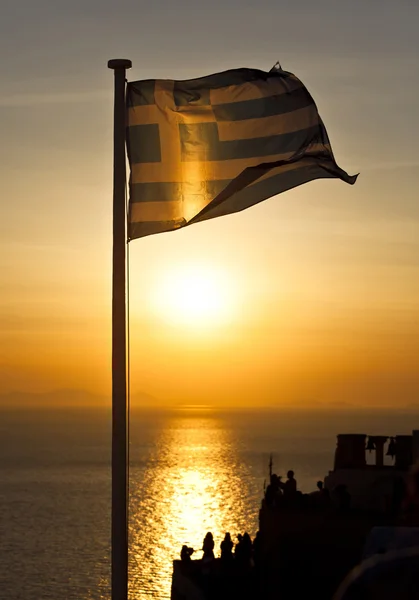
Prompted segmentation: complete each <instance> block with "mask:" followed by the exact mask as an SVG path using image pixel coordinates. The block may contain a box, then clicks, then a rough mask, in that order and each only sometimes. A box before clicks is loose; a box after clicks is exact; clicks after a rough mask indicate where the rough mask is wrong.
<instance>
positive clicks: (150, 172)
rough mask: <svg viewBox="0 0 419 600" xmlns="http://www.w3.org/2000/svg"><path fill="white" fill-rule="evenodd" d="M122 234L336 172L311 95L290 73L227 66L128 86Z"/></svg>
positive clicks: (199, 217) (221, 211) (153, 229)
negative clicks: (200, 75)
mask: <svg viewBox="0 0 419 600" xmlns="http://www.w3.org/2000/svg"><path fill="white" fill-rule="evenodd" d="M127 111H128V127H127V149H128V158H129V162H130V168H131V174H130V205H129V223H128V236H129V239H134V238H139V237H143V236H146V235H150V234H154V233H160V232H163V231H171V230H173V229H179V228H180V227H184V226H185V225H189V224H191V223H196V222H199V221H204V220H206V219H212V218H214V217H219V216H222V215H227V214H231V213H234V212H238V211H241V210H244V209H245V208H248V207H250V206H253V205H254V204H257V203H258V202H261V201H263V200H266V199H267V198H269V197H271V196H274V195H276V194H280V193H281V192H285V191H286V190H289V189H291V188H294V187H296V186H299V185H301V184H303V183H307V182H308V181H312V180H314V179H320V178H339V179H342V180H343V181H346V182H347V183H350V184H353V183H355V181H356V176H350V175H348V174H347V173H346V172H345V171H343V170H342V169H340V168H339V167H338V165H337V164H336V162H335V160H334V157H333V153H332V149H331V146H330V142H329V138H328V136H327V133H326V129H325V127H324V125H323V122H322V120H321V118H320V116H319V114H318V111H317V107H316V104H315V102H314V100H313V99H312V97H311V95H310V94H309V92H308V91H307V89H306V88H305V87H304V85H303V84H302V83H301V81H300V80H299V79H298V78H297V77H296V76H295V75H293V74H292V73H288V72H286V71H283V70H282V69H281V68H276V67H275V68H274V69H272V71H270V72H264V71H259V70H255V69H236V70H230V71H225V72H223V73H218V74H215V75H210V76H208V77H203V78H200V79H191V80H188V81H170V80H145V81H137V82H132V83H129V84H128V87H127Z"/></svg>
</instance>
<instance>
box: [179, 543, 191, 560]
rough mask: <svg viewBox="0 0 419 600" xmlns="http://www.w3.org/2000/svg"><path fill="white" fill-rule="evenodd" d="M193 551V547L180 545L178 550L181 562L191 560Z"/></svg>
mask: <svg viewBox="0 0 419 600" xmlns="http://www.w3.org/2000/svg"><path fill="white" fill-rule="evenodd" d="M193 553H194V549H193V548H188V546H182V550H181V552H180V560H181V561H182V562H186V563H187V562H191V556H192V554H193Z"/></svg>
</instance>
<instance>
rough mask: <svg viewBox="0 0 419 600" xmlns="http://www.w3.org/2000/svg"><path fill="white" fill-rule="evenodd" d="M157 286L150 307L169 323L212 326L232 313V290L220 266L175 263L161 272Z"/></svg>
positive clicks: (223, 320)
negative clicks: (168, 270) (176, 265)
mask: <svg viewBox="0 0 419 600" xmlns="http://www.w3.org/2000/svg"><path fill="white" fill-rule="evenodd" d="M156 288H157V289H156V290H155V291H154V293H153V294H152V302H153V308H154V310H155V311H156V312H157V315H158V316H160V317H163V318H164V319H165V320H168V321H170V322H171V323H178V324H181V325H189V326H193V327H211V326H213V325H217V324H219V323H224V322H226V321H227V320H228V319H229V318H231V316H232V311H233V308H234V292H233V290H232V288H231V286H230V284H229V281H228V278H227V276H226V274H225V273H223V271H222V270H221V269H217V268H214V267H211V266H208V265H205V264H202V265H201V264H196V265H189V266H178V267H175V268H174V269H173V270H172V271H170V272H168V273H166V274H162V278H161V280H160V281H159V282H158V284H157V286H156Z"/></svg>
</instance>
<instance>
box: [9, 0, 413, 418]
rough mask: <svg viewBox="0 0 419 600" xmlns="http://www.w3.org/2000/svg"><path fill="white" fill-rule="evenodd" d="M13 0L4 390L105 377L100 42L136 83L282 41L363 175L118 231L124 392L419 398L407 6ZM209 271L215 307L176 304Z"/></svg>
mask: <svg viewBox="0 0 419 600" xmlns="http://www.w3.org/2000/svg"><path fill="white" fill-rule="evenodd" d="M6 4H7V6H6V10H5V14H4V15H3V16H2V21H1V24H0V32H1V35H0V51H1V55H2V56H3V57H7V60H3V61H2V62H1V64H0V73H1V77H0V127H1V132H2V135H1V138H2V143H1V145H0V159H1V160H0V181H1V208H0V210H1V219H0V229H1V232H0V392H1V393H3V394H6V393H8V392H11V391H22V392H47V391H50V390H54V389H61V388H72V389H82V390H87V391H89V392H93V393H97V394H101V395H106V396H107V397H109V396H110V384H111V371H110V366H111V361H110V350H111V347H110V344H111V337H110V334H111V321H110V316H111V313H110V309H111V243H112V239H111V234H112V231H111V226H112V223H111V214H112V85H113V75H112V72H110V71H108V70H107V68H106V61H107V60H108V59H109V58H115V57H119V56H123V57H126V58H130V59H132V61H133V69H132V70H131V71H130V72H129V78H130V79H132V80H136V79H143V78H144V79H145V78H151V77H153V78H165V77H167V78H174V79H184V78H190V77H197V76H202V75H206V74H209V73H212V72H217V71H220V70H224V69H228V68H236V67H243V66H246V67H256V68H261V69H265V70H268V69H270V68H271V66H272V65H273V64H274V63H275V62H276V60H280V62H281V64H282V66H283V68H284V69H286V70H289V71H292V72H294V73H295V74H296V75H297V76H298V77H300V78H301V79H302V80H303V82H304V83H305V84H306V85H307V87H308V89H309V90H310V92H311V93H312V95H313V96H314V99H315V100H316V102H317V105H318V108H319V112H320V114H321V116H322V118H323V120H324V122H325V125H326V128H327V130H328V133H329V136H330V139H331V142H332V147H333V149H334V153H335V156H336V159H337V162H338V163H339V165H340V166H341V167H342V168H344V169H345V170H347V171H348V172H349V173H351V174H353V173H356V172H360V177H359V179H358V182H357V183H356V184H355V186H353V187H351V186H348V185H345V184H344V183H342V182H340V181H316V182H313V183H309V184H307V185H304V186H301V187H299V188H297V189H295V190H293V191H290V192H287V193H285V194H282V195H280V196H277V197H274V198H271V199H270V200H268V201H266V202H264V203H262V204H260V205H258V206H256V207H254V208H252V209H249V210H248V211H245V212H243V213H240V214H238V215H234V216H230V217H224V218H222V219H216V220H213V221H208V222H206V223H202V224H198V225H194V226H192V227H190V228H186V229H184V230H182V231H178V232H173V233H169V234H162V235H157V236H154V237H149V238H145V239H142V240H136V241H134V242H132V243H131V245H130V253H131V261H130V262H131V302H130V308H131V361H132V362H131V364H132V389H133V391H134V392H143V393H145V394H149V395H151V396H152V397H155V398H156V402H157V403H162V404H169V405H172V404H179V403H186V404H216V405H224V406H242V405H247V406H249V405H278V406H282V405H290V404H292V405H296V406H311V405H313V406H316V405H317V404H319V403H320V404H322V403H326V404H330V403H332V404H333V403H336V404H337V405H338V404H340V403H342V402H350V403H352V404H356V405H363V406H371V407H372V406H381V405H386V406H397V405H408V404H411V403H416V402H419V369H418V364H419V201H418V200H419V198H418V197H419V194H418V190H419V158H418V154H417V134H418V128H419V104H418V102H417V98H418V95H419V71H418V69H417V63H418V58H419V40H418V36H417V31H416V24H417V22H418V21H419V8H418V6H417V5H416V4H415V3H413V2H410V1H409V0H402V1H400V2H398V3H395V2H390V1H380V2H379V1H378V0H371V1H369V2H365V1H361V0H356V1H354V2H351V3H336V2H330V1H321V2H317V3H313V2H311V1H309V0H303V1H302V2H301V3H297V4H295V3H291V2H285V3H277V2H273V0H261V1H260V2H258V3H257V4H254V3H250V2H247V1H246V0H245V1H243V2H240V3H238V2H231V3H227V5H226V4H225V3H222V2H221V0H215V1H214V2H213V3H212V4H211V6H209V5H207V4H205V5H204V4H202V6H201V5H200V4H199V3H198V4H196V3H190V2H186V1H183V2H179V3H176V6H175V4H174V3H173V4H172V3H169V2H168V0H165V1H163V0H161V1H159V2H154V3H153V4H152V5H151V3H144V2H135V3H134V2H132V1H131V0H123V1H121V2H119V3H111V2H110V1H105V2H99V1H98V0H95V1H88V2H81V0H76V2H74V3H71V6H70V5H69V3H60V2H54V3H53V2H48V1H46V0H43V1H42V2H39V3H38V2H37V3H32V2H29V0H21V1H20V2H14V3H11V2H10V3H6ZM35 5H36V6H35ZM146 5H147V6H146ZM239 7H240V14H238V10H239ZM202 281H203V282H204V285H208V294H209V295H210V296H211V298H212V300H211V302H210V303H209V305H208V306H207V307H204V308H202V310H201V309H199V310H198V309H197V303H198V305H199V297H198V298H197V299H196V302H195V304H194V302H193V301H190V305H188V306H186V308H185V307H184V306H183V307H182V301H181V299H182V297H183V296H184V295H185V294H186V295H188V294H189V295H190V294H191V293H193V290H194V289H195V288H196V287H197V286H198V287H199V285H200V282H202ZM205 282H206V283H205ZM208 294H207V297H208ZM198 296H199V294H198ZM0 403H1V400H0Z"/></svg>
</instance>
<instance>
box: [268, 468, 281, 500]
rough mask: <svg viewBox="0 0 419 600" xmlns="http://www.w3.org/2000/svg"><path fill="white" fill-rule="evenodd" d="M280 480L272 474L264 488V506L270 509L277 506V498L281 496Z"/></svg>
mask: <svg viewBox="0 0 419 600" xmlns="http://www.w3.org/2000/svg"><path fill="white" fill-rule="evenodd" d="M280 480H281V478H280V477H278V475H275V473H273V474H272V475H271V480H270V483H269V485H268V487H267V488H266V492H265V500H266V504H267V505H268V506H270V507H274V506H277V505H278V503H279V496H280V495H281V490H280V486H281V483H280Z"/></svg>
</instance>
